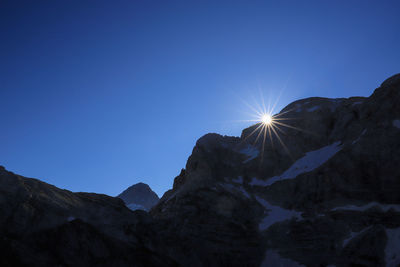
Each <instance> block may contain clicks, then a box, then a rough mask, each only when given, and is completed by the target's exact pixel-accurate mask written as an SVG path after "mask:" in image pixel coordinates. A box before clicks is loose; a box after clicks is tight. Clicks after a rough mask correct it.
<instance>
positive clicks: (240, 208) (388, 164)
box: [151, 75, 400, 266]
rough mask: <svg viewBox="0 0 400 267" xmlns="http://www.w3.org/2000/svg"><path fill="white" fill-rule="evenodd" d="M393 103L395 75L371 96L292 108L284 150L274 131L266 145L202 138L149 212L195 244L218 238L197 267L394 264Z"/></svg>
mask: <svg viewBox="0 0 400 267" xmlns="http://www.w3.org/2000/svg"><path fill="white" fill-rule="evenodd" d="M399 101H400V75H396V76H393V77H391V78H390V79H388V80H386V81H385V82H384V83H383V84H382V85H381V87H379V88H378V89H376V90H375V92H374V93H373V94H372V95H371V96H370V97H368V98H362V97H353V98H348V99H344V98H343V99H326V98H308V99H303V100H299V101H296V102H294V103H291V104H290V105H288V106H287V107H285V108H284V109H283V110H282V111H281V112H280V114H278V116H279V117H280V118H282V119H283V120H282V121H283V122H284V123H285V124H287V125H290V126H291V127H281V129H282V130H284V134H282V133H281V134H280V138H281V141H282V143H284V144H285V145H286V147H287V150H286V149H285V148H284V147H283V146H282V145H281V142H280V141H279V140H278V138H277V137H276V135H273V136H272V138H271V140H267V141H266V142H265V144H264V146H263V141H262V138H258V139H257V135H258V134H257V131H255V129H256V128H257V126H258V125H254V126H252V127H250V128H248V129H245V130H243V133H242V136H241V137H240V138H234V137H226V136H220V135H217V134H208V135H205V136H203V137H202V138H200V139H199V141H198V142H197V144H196V147H195V148H194V149H193V153H192V155H191V156H190V158H189V160H188V162H187V165H186V169H185V170H184V171H182V172H181V174H180V175H179V176H178V177H177V178H175V183H174V187H173V189H172V190H170V191H169V192H167V193H166V194H165V195H164V196H163V197H162V198H161V200H160V202H159V204H158V205H157V206H156V207H154V208H153V209H152V211H151V213H152V215H153V216H154V217H155V218H163V219H166V220H171V221H173V222H174V223H176V224H178V225H179V226H177V227H176V229H174V231H178V232H184V231H185V232H184V234H182V235H185V236H191V239H190V240H192V239H196V240H200V241H198V242H199V243H201V245H199V246H200V247H201V246H203V242H204V243H205V244H206V245H207V246H208V247H212V245H213V244H215V240H218V242H220V243H219V244H221V246H219V247H218V249H215V250H212V249H211V251H213V253H212V252H210V253H206V255H204V256H202V257H201V258H202V261H203V262H202V263H201V264H199V265H204V264H205V263H208V262H213V259H215V254H214V253H216V254H218V255H219V257H218V260H220V262H219V263H220V264H222V265H229V264H232V263H233V264H234V265H237V266H243V265H246V264H248V265H251V266H253V265H254V266H257V265H260V263H263V264H264V265H266V266H272V265H271V264H277V262H282V264H287V265H285V266H291V265H293V266H296V265H306V266H327V265H335V266H350V265H352V266H353V265H357V266H358V265H360V266H385V265H386V266H398V264H400V220H399V218H400V205H399V204H400V169H399V168H398V163H399V162H400V153H399V151H400V150H399V149H400V125H399V124H400V105H398V103H400V102H399ZM268 138H269V137H268ZM193 228H195V230H194V229H193ZM199 228H201V229H199ZM220 228H222V229H224V230H226V229H229V230H228V231H222V230H217V229H220ZM212 230H214V231H215V232H212ZM199 232H200V233H201V234H199ZM228 235H229V236H228ZM189 243H190V241H189ZM191 245H193V244H191ZM194 246H195V245H194ZM197 249H200V248H196V249H194V250H197ZM217 265H218V264H217Z"/></svg>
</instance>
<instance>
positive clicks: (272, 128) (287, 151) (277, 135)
mask: <svg viewBox="0 0 400 267" xmlns="http://www.w3.org/2000/svg"><path fill="white" fill-rule="evenodd" d="M271 130H272V131H273V132H274V133H275V135H276V137H277V138H278V140H279V142H280V143H281V145H282V147H283V148H284V149H285V151H286V153H288V155H289V157H290V158H291V159H292V160H293V157H292V154H290V151H289V149H288V148H287V146H286V145H285V143H284V142H283V141H282V139H281V137H280V136H279V134H278V133H277V132H276V131H275V129H274V127H271Z"/></svg>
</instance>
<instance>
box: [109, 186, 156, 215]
mask: <svg viewBox="0 0 400 267" xmlns="http://www.w3.org/2000/svg"><path fill="white" fill-rule="evenodd" d="M117 197H119V198H120V199H122V200H123V201H124V202H125V204H126V205H127V207H128V208H130V209H132V210H137V209H142V210H146V211H148V210H150V209H151V208H152V207H153V206H154V205H156V204H157V202H158V200H159V198H158V196H157V194H156V193H154V191H153V190H151V188H150V186H148V185H147V184H145V183H137V184H134V185H132V186H130V187H129V188H128V189H126V190H124V192H122V193H121V194H119V195H118V196H117Z"/></svg>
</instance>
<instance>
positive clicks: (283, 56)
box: [0, 1, 400, 197]
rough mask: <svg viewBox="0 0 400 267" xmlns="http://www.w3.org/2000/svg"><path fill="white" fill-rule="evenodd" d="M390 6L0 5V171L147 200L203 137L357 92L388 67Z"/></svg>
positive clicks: (394, 25)
mask: <svg viewBox="0 0 400 267" xmlns="http://www.w3.org/2000/svg"><path fill="white" fill-rule="evenodd" d="M399 10H400V2H398V1H379V2H378V1H331V2H328V1H301V2H300V1H279V2H273V1H112V3H111V2H109V1H96V3H93V2H92V1H2V2H1V4H0V22H1V23H0V33H1V42H0V99H1V101H2V105H0V119H1V122H2V126H3V127H2V130H1V131H0V147H1V150H0V165H4V166H5V167H6V168H7V169H9V170H11V171H13V172H15V173H18V174H21V175H24V176H27V177H35V178H39V179H41V180H43V181H45V182H48V183H50V184H54V185H56V186H58V187H61V188H66V189H69V190H72V191H88V192H98V193H106V194H109V195H114V196H115V195H117V194H119V193H121V192H122V191H123V190H124V189H126V188H127V187H128V186H130V185H132V184H135V183H137V182H144V183H147V184H149V185H150V186H151V188H152V189H153V190H154V191H155V192H156V193H157V194H158V195H159V196H160V197H161V196H162V194H163V192H165V191H166V190H168V189H170V188H171V187H172V183H173V179H174V177H175V176H176V175H178V174H179V172H180V169H181V168H183V167H184V166H185V163H186V160H187V158H188V156H189V155H190V154H191V151H192V149H193V146H194V145H195V142H196V140H197V139H198V138H200V137H201V136H202V135H204V134H206V133H208V132H217V133H220V134H223V135H236V136H238V135H240V133H241V130H242V129H243V128H246V127H248V126H249V125H250V124H249V123H246V122H241V123H240V122H238V121H241V120H248V119H250V115H249V114H248V113H251V112H252V111H251V110H250V109H249V108H248V107H247V106H246V105H245V104H244V103H243V100H244V101H247V102H248V103H250V104H251V105H255V102H256V101H259V95H260V91H262V93H263V95H264V97H265V98H266V100H267V101H268V100H271V101H274V100H275V98H276V97H277V95H279V93H280V92H281V91H282V89H284V90H283V93H282V96H281V98H280V100H279V103H278V105H277V108H276V109H275V111H276V112H277V111H279V110H280V109H282V108H283V107H284V106H286V105H287V104H289V103H291V102H292V101H295V100H298V99H301V98H306V97H312V96H321V97H335V98H336V97H350V96H369V95H370V94H371V93H372V92H373V90H374V89H375V88H376V87H378V86H379V85H380V83H381V82H382V81H383V80H385V79H386V78H388V77H390V76H391V75H393V74H395V73H399V72H400V53H399V52H398V44H399V43H400V20H399V18H398V13H399Z"/></svg>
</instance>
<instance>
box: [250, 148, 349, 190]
mask: <svg viewBox="0 0 400 267" xmlns="http://www.w3.org/2000/svg"><path fill="white" fill-rule="evenodd" d="M340 143H341V142H340V141H338V142H335V143H333V144H331V145H329V146H325V147H323V148H320V149H317V150H314V151H310V152H307V153H306V155H305V156H304V157H302V158H300V159H298V160H297V161H296V162H295V163H293V165H292V166H291V167H290V168H289V169H287V170H286V171H285V172H284V173H283V174H282V175H280V176H274V177H271V178H269V179H268V180H267V181H262V180H258V179H257V178H253V179H252V181H251V182H250V184H251V185H258V186H269V185H271V184H273V183H275V182H277V181H281V180H286V179H293V178H296V177H297V176H298V175H300V174H302V173H306V172H310V171H312V170H315V169H316V168H318V167H320V166H321V165H322V164H324V163H325V162H327V161H328V160H329V159H330V158H331V157H333V156H334V155H335V154H336V153H337V152H339V151H340V150H341V149H342V147H341V146H340Z"/></svg>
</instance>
